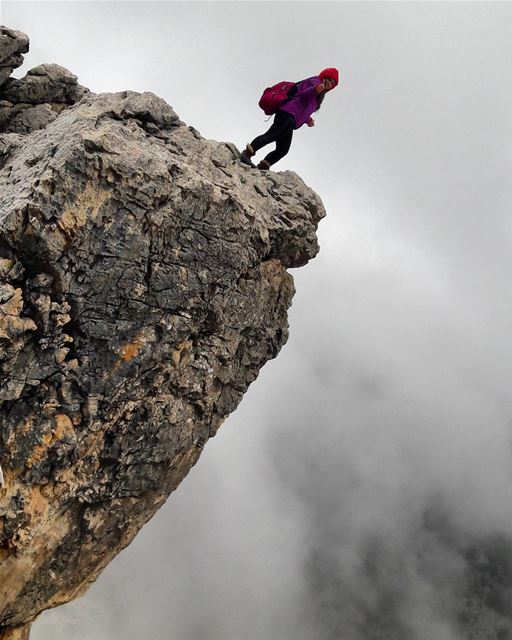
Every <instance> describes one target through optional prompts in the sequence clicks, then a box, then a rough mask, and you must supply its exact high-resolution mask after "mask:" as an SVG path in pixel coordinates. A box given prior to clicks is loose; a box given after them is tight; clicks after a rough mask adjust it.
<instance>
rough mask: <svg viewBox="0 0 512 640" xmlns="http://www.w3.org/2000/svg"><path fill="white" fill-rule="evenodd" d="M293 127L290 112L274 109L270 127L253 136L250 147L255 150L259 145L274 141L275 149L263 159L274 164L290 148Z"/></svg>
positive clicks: (293, 121)
mask: <svg viewBox="0 0 512 640" xmlns="http://www.w3.org/2000/svg"><path fill="white" fill-rule="evenodd" d="M294 128H295V118H294V117H293V116H292V114H291V113H287V112H286V111H276V117H275V118H274V122H273V124H272V126H271V127H270V129H269V130H268V131H267V132H266V133H263V134H262V135H261V136H258V137H257V138H254V140H253V141H252V142H251V147H252V148H253V149H254V151H255V152H256V151H258V150H259V149H261V147H264V146H265V145H267V144H270V143H271V142H275V143H276V148H275V150H274V151H271V152H270V153H269V154H268V155H267V156H266V157H265V160H266V161H267V162H268V163H269V164H271V165H272V164H275V163H276V162H277V161H278V160H281V158H284V156H285V155H286V154H287V153H288V151H289V150H290V145H291V143H292V136H293V130H294Z"/></svg>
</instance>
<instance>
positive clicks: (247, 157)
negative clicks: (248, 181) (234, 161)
mask: <svg viewBox="0 0 512 640" xmlns="http://www.w3.org/2000/svg"><path fill="white" fill-rule="evenodd" d="M255 153H256V151H254V149H253V148H252V147H251V145H250V144H247V146H246V147H245V149H244V150H243V151H242V154H241V156H240V160H241V161H242V162H243V163H244V164H248V165H249V166H250V167H255V166H256V165H255V164H254V163H253V161H252V160H251V158H252V157H253V155H254V154H255Z"/></svg>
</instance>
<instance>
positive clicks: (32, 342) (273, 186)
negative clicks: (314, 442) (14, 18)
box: [0, 65, 325, 639]
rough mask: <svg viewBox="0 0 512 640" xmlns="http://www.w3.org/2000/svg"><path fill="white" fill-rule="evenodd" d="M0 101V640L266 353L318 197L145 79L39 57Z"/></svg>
mask: <svg viewBox="0 0 512 640" xmlns="http://www.w3.org/2000/svg"><path fill="white" fill-rule="evenodd" d="M0 98H1V99H2V102H0V125H1V129H0V464H1V468H2V470H3V481H4V484H3V487H1V488H0V489H1V491H0V559H1V563H0V638H3V639H4V638H18V637H19V638H21V637H28V629H29V625H30V623H31V621H32V620H33V619H34V618H35V617H36V616H37V615H38V614H39V613H40V612H41V611H43V610H44V609H46V608H49V607H52V606H56V605H58V604H61V603H64V602H67V601H68V600H70V599H72V598H75V597H76V596H77V595H80V594H81V593H83V592H84V590H85V589H86V588H87V586H88V585H89V584H90V583H91V582H92V581H93V580H94V579H95V578H96V577H97V575H98V574H99V573H100V571H101V570H102V569H103V568H104V567H105V566H106V565H107V564H108V563H109V562H110V560H111V559H112V558H113V557H114V556H115V555H116V554H117V553H118V552H119V551H120V550H121V549H122V548H123V547H125V546H126V545H127V544H129V542H130V541H131V540H132V538H133V537H134V536H135V535H136V533H137V531H138V530H139V529H140V527H142V526H143V524H144V523H145V522H146V521H147V520H148V519H149V518H150V517H151V516H152V515H153V514H154V512H155V511H156V509H158V507H159V506H160V505H161V504H162V503H163V502H164V501H165V499H166V498H167V496H168V495H169V494H170V492H172V491H173V490H174V489H175V488H176V487H177V485H178V484H179V483H180V482H181V480H182V479H183V477H184V476H185V475H186V474H187V472H188V471H189V469H190V467H191V466H192V465H193V464H194V463H195V462H196V461H197V459H198V457H199V455H200V453H201V451H202V449H203V447H204V445H205V443H206V442H207V440H208V439H209V438H210V437H212V436H213V435H215V433H216V432H217V430H218V428H219V427H220V425H221V424H222V422H223V421H224V420H225V418H226V417H227V416H228V415H229V414H230V413H231V412H232V411H233V410H234V409H235V408H236V406H237V405H238V403H239V402H240V400H241V398H242V396H243V394H244V393H245V391H246V390H247V388H248V387H249V385H250V384H251V382H253V381H254V380H255V378H256V377H257V375H258V372H259V370H260V369H261V367H262V366H263V365H264V364H265V362H266V361H268V360H269V359H270V358H274V357H275V356H276V355H277V354H278V352H279V350H280V349H281V347H282V346H283V344H284V343H285V342H286V339H287V335H288V323H287V309H288V307H289V305H290V304H291V300H292V296H293V293H294V286H293V279H292V276H291V275H290V273H289V272H288V269H290V268H293V267H299V266H302V265H304V264H306V263H307V262H308V260H310V259H311V258H313V257H314V256H315V255H316V253H317V251H318V243H317V239H316V233H315V232H316V228H317V225H318V222H319V221H320V219H321V218H322V217H323V216H324V214H325V212H324V208H323V206H322V203H321V201H320V199H319V197H318V196H317V195H316V194H315V193H314V192H313V191H311V189H309V188H308V187H307V186H306V185H305V184H304V183H303V181H302V180H301V179H300V178H299V177H298V176H297V175H296V174H294V173H292V172H289V171H285V172H282V173H274V172H272V171H269V172H266V173H261V172H259V171H258V170H255V169H251V168H250V167H247V166H246V165H243V164H241V163H240V161H239V158H240V153H239V151H238V149H237V148H236V147H235V146H234V145H233V144H231V143H222V142H215V141H213V140H205V139H204V138H203V137H202V136H201V135H200V133H199V132H198V131H197V130H195V129H194V128H192V127H188V126H187V125H186V124H185V123H184V122H182V121H181V120H180V119H179V117H178V116H177V115H176V113H175V112H174V111H173V109H172V108H171V107H170V106H169V105H168V104H167V103H166V102H165V101H164V100H162V99H160V98H158V97H157V96H155V95H154V94H152V93H149V92H146V93H143V94H139V93H135V92H132V91H125V92H121V93H112V94H99V95H96V94H94V93H91V92H89V91H85V90H84V91H82V90H81V88H79V85H78V84H77V82H76V78H75V77H74V76H72V74H69V73H68V72H66V71H65V70H63V69H62V67H57V66H56V65H41V66H40V67H38V68H37V69H36V70H32V72H29V74H27V76H26V78H25V79H23V80H21V81H11V82H9V83H7V86H6V87H5V91H4V90H2V89H0ZM73 102H74V104H73ZM58 104H60V109H58V108H56V105H58ZM20 105H24V108H23V109H20ZM27 105H28V106H27ZM2 109H5V110H7V112H9V115H8V117H6V118H4V119H2V116H1V113H2ZM2 634H3V635H2Z"/></svg>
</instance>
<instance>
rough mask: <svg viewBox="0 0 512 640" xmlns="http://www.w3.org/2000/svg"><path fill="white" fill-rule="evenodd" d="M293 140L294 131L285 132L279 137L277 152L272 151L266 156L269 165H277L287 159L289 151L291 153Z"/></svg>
mask: <svg viewBox="0 0 512 640" xmlns="http://www.w3.org/2000/svg"><path fill="white" fill-rule="evenodd" d="M292 138H293V129H290V130H289V131H285V132H284V133H283V134H281V135H280V136H279V138H278V139H277V140H276V143H277V144H276V148H275V150H274V151H271V152H270V153H269V154H268V155H266V156H265V160H266V161H267V162H268V163H269V165H272V164H275V163H276V162H277V161H278V160H281V158H284V157H285V155H286V154H287V153H288V151H290V145H291V144H292Z"/></svg>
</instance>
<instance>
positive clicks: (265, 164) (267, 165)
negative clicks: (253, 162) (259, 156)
mask: <svg viewBox="0 0 512 640" xmlns="http://www.w3.org/2000/svg"><path fill="white" fill-rule="evenodd" d="M258 169H261V171H268V170H269V169H270V162H268V161H267V160H262V161H261V162H260V163H259V164H258Z"/></svg>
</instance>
